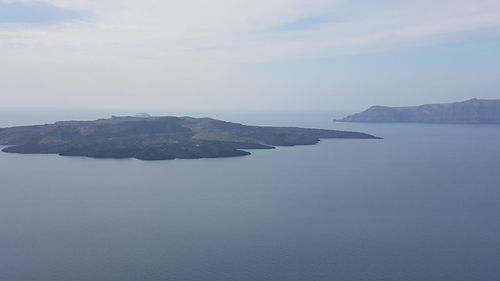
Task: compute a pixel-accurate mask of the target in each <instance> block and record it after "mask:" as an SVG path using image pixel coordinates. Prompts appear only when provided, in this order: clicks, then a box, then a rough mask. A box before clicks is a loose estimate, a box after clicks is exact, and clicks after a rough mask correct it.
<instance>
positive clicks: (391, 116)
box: [339, 99, 500, 124]
mask: <svg viewBox="0 0 500 281" xmlns="http://www.w3.org/2000/svg"><path fill="white" fill-rule="evenodd" d="M339 121H342V122H370V123H392V122H409V123H410V122H411V123H456V124H500V100H481V99H471V100H467V101H463V102H455V103H444V104H426V105H421V106H408V107H388V106H372V107H370V108H369V109H367V110H365V111H363V112H360V113H357V114H354V115H350V116H347V117H345V118H343V119H341V120H339Z"/></svg>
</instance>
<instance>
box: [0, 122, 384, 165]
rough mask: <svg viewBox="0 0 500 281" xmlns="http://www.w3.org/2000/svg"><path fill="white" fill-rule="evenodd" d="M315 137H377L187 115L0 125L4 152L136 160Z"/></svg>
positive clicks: (235, 152) (224, 153)
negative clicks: (232, 121) (5, 126)
mask: <svg viewBox="0 0 500 281" xmlns="http://www.w3.org/2000/svg"><path fill="white" fill-rule="evenodd" d="M321 138H352V139H376V138H377V137H374V136H372V135H368V134H364V133H357V132H345V131H335V130H323V129H305V128H295V127H257V126H245V125H242V124H238V123H230V122H224V121H220V120H215V119H211V118H191V117H116V116H114V117H112V118H110V119H99V120H96V121H63V122H56V123H54V124H46V125H36V126H21V127H12V128H4V129H0V144H1V145H5V146H7V147H6V148H4V149H3V151H4V152H13V153H56V154H60V155H65V156H87V157H94V158H137V159H142V160H167V159H175V158H181V159H194V158H215V157H228V156H243V155H248V154H250V153H249V152H247V151H244V150H241V149H272V148H274V146H293V145H309V144H316V143H317V142H318V141H319V140H320V139H321Z"/></svg>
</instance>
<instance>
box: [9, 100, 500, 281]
mask: <svg viewBox="0 0 500 281" xmlns="http://www.w3.org/2000/svg"><path fill="white" fill-rule="evenodd" d="M129 113H135V112H129ZM153 113H156V114H162V115H191V116H195V117H202V116H210V117H215V118H219V119H223V120H226V121H235V122H240V123H244V124H251V125H278V126H302V127H315V128H326V129H337V130H349V131H360V132H365V133H370V134H374V135H376V136H379V137H382V138H383V139H380V140H347V139H330V140H322V141H321V142H320V143H319V144H317V145H308V146H296V147H278V148H277V149H275V150H252V151H251V153H252V155H249V156H245V157H236V158H218V159H199V160H169V161H140V160H136V159H121V160H114V159H92V158H85V157H62V156H58V155H44V154H41V155H20V154H9V153H0V281H498V280H500V126H499V125H437V124H359V123H339V122H333V121H332V120H333V119H334V118H338V117H340V116H341V115H342V114H340V113H335V112H259V111H256V112H187V113H185V114H184V113H183V112H172V111H158V112H153ZM112 114H116V115H120V114H121V115H126V114H127V112H125V111H124V110H122V111H116V110H115V111H114V112H111V110H110V111H104V110H100V111H98V110H94V111H92V110H80V111H78V110H39V109H0V127H9V126H16V125H28V124H43V123H48V122H53V121H57V120H92V119H96V118H99V117H103V118H105V117H109V116H110V115H112Z"/></svg>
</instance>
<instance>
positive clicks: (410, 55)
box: [0, 0, 500, 110]
mask: <svg viewBox="0 0 500 281" xmlns="http://www.w3.org/2000/svg"><path fill="white" fill-rule="evenodd" d="M499 77H500V1H499V0H413V1H401V0H338V1H336V0H307V1H306V0H302V1H299V0H265V1H264V0H262V1H261V0H210V1H208V0H205V1H203V0H196V1H195V0H182V1H181V0H177V1H170V0H39V1H31V0H0V102H1V104H0V107H10V106H12V107H18V106H49V107H53V106H55V107H62V106H64V107H97V108H99V107H136V108H138V107H141V108H165V109H169V108H175V109H201V110H221V109H223V110H253V109H258V110H269V109H277V110H293V109H300V110H360V109H364V108H365V107H367V106H369V105H372V104H386V105H412V104H421V103H434V102H448V101H458V100H464V99H468V98H472V97H478V98H500V79H499Z"/></svg>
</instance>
